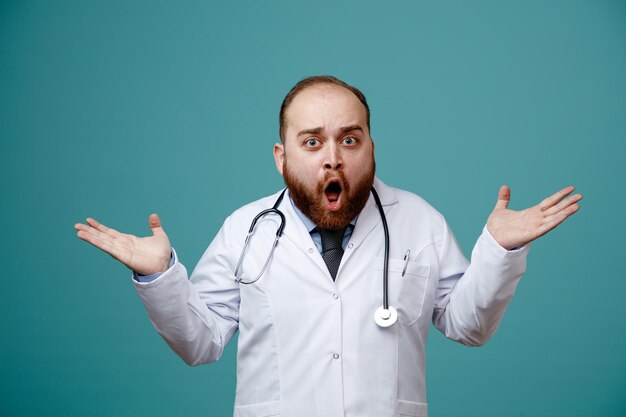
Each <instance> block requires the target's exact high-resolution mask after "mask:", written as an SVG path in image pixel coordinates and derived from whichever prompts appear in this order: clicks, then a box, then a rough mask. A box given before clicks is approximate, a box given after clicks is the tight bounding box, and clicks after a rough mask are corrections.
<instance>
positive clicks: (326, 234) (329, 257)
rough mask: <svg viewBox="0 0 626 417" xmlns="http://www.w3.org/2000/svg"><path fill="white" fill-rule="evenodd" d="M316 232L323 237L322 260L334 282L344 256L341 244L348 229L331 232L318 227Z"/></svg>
mask: <svg viewBox="0 0 626 417" xmlns="http://www.w3.org/2000/svg"><path fill="white" fill-rule="evenodd" d="M316 230H317V231H318V232H319V234H320V236H321V237H322V259H324V262H326V266H327V267H328V272H330V276H331V277H333V280H334V279H335V277H336V276H337V270H338V269H339V264H340V263H341V257H342V256H343V247H342V246H341V244H342V243H343V235H344V233H345V231H346V229H345V228H343V229H338V230H329V229H321V228H319V227H318V228H317V229H316Z"/></svg>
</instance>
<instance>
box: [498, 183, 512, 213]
mask: <svg viewBox="0 0 626 417" xmlns="http://www.w3.org/2000/svg"><path fill="white" fill-rule="evenodd" d="M510 200H511V189H510V188H509V186H508V185H503V186H502V187H500V191H498V201H497V202H496V209H505V208H507V207H508V206H509V201H510Z"/></svg>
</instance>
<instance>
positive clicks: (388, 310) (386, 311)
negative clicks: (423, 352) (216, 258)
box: [235, 187, 398, 327]
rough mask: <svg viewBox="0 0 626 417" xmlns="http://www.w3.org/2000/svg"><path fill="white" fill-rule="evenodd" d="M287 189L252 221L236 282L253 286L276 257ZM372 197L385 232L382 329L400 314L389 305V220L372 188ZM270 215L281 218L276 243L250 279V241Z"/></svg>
mask: <svg viewBox="0 0 626 417" xmlns="http://www.w3.org/2000/svg"><path fill="white" fill-rule="evenodd" d="M285 191H287V189H286V188H285V189H284V190H283V192H282V193H280V195H279V196H278V198H277V199H276V202H275V203H274V206H273V207H272V208H268V209H266V210H263V211H262V212H260V213H259V214H257V215H256V217H255V218H254V219H253V220H252V224H251V225H250V229H248V234H247V235H246V240H245V242H244V245H243V248H242V249H241V254H240V255H239V260H238V261H237V267H236V268H235V282H237V283H240V284H252V283H255V282H257V281H258V280H259V278H261V276H262V275H263V273H264V272H265V270H266V269H267V265H269V263H270V260H271V259H272V256H273V255H274V249H276V245H278V239H280V237H281V236H282V234H283V230H284V229H285V215H284V214H283V213H282V212H281V211H280V210H279V209H278V206H279V205H280V203H281V201H282V200H283V197H284V195H285ZM372 195H373V196H374V201H376V206H377V207H378V212H379V213H380V218H381V220H382V222H383V230H384V232H385V260H384V266H383V268H384V269H383V305H382V306H380V307H378V309H377V310H376V312H375V313H374V321H375V322H376V324H378V325H379V326H380V327H389V326H391V325H393V324H394V323H395V322H396V321H397V320H398V312H397V311H396V309H395V308H394V307H392V306H390V305H389V291H388V289H389V277H388V272H389V229H388V227H387V218H386V217H385V212H384V210H383V205H382V204H381V202H380V198H379V197H378V193H377V192H376V190H375V189H374V187H372ZM268 214H276V215H278V216H280V225H279V226H278V229H277V230H276V238H274V243H273V244H272V248H271V249H270V253H269V255H268V256H267V259H266V260H265V264H263V268H262V269H261V272H259V273H258V274H257V275H256V276H255V277H254V278H252V279H249V277H248V276H247V275H246V274H245V273H243V272H242V269H241V266H242V264H243V258H244V256H245V254H246V252H247V251H248V247H249V246H250V239H251V238H252V235H253V234H254V228H255V226H256V224H257V221H258V220H259V219H261V218H262V217H263V216H266V215H268Z"/></svg>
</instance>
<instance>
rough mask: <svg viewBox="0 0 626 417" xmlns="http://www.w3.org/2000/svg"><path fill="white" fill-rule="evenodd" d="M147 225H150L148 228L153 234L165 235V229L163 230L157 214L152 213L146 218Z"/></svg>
mask: <svg viewBox="0 0 626 417" xmlns="http://www.w3.org/2000/svg"><path fill="white" fill-rule="evenodd" d="M148 226H149V227H150V230H152V234H153V235H154V236H166V235H165V230H163V227H162V226H161V219H160V218H159V215H158V214H156V213H152V214H151V215H150V217H149V218H148Z"/></svg>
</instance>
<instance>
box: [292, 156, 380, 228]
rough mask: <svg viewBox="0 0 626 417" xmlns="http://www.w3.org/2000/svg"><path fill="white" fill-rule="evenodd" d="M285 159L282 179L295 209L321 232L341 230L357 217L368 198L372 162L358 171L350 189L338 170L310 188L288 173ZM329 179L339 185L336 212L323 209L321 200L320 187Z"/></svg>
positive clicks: (322, 190) (328, 172) (322, 192)
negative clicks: (338, 200) (359, 173)
mask: <svg viewBox="0 0 626 417" xmlns="http://www.w3.org/2000/svg"><path fill="white" fill-rule="evenodd" d="M287 162H288V161H287V158H285V164H284V167H283V179H284V181H285V184H286V185H287V188H289V193H290V195H291V198H292V199H293V202H294V204H295V205H296V207H298V208H299V209H300V211H301V212H302V213H303V214H304V215H305V216H307V217H308V218H309V219H311V220H312V221H313V223H315V224H316V225H317V226H318V227H321V228H322V229H330V230H337V229H343V228H345V227H346V226H348V224H350V222H351V221H352V220H353V219H354V218H355V217H356V216H358V214H359V213H360V212H361V210H363V207H365V203H367V199H368V198H369V195H370V191H371V189H372V185H373V183H374V174H375V172H376V163H375V161H374V159H373V158H372V164H371V166H370V167H368V168H366V169H365V170H364V171H363V172H361V176H360V177H359V178H357V182H356V183H355V184H354V187H351V186H350V185H349V184H348V182H347V181H346V178H345V176H344V174H343V172H342V171H327V172H326V174H325V175H324V178H323V179H321V180H320V181H319V182H318V183H317V184H316V185H315V186H314V188H312V187H309V186H307V185H306V184H305V183H304V182H303V181H302V180H301V179H300V178H299V177H298V176H297V175H295V174H292V173H291V171H290V170H289V164H288V163H287ZM330 179H337V180H338V182H339V184H340V185H341V194H342V196H341V198H342V203H341V207H340V208H339V210H336V211H332V210H330V209H328V207H326V204H325V201H324V194H325V191H326V190H324V185H325V184H326V183H327V181H328V180H330Z"/></svg>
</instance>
